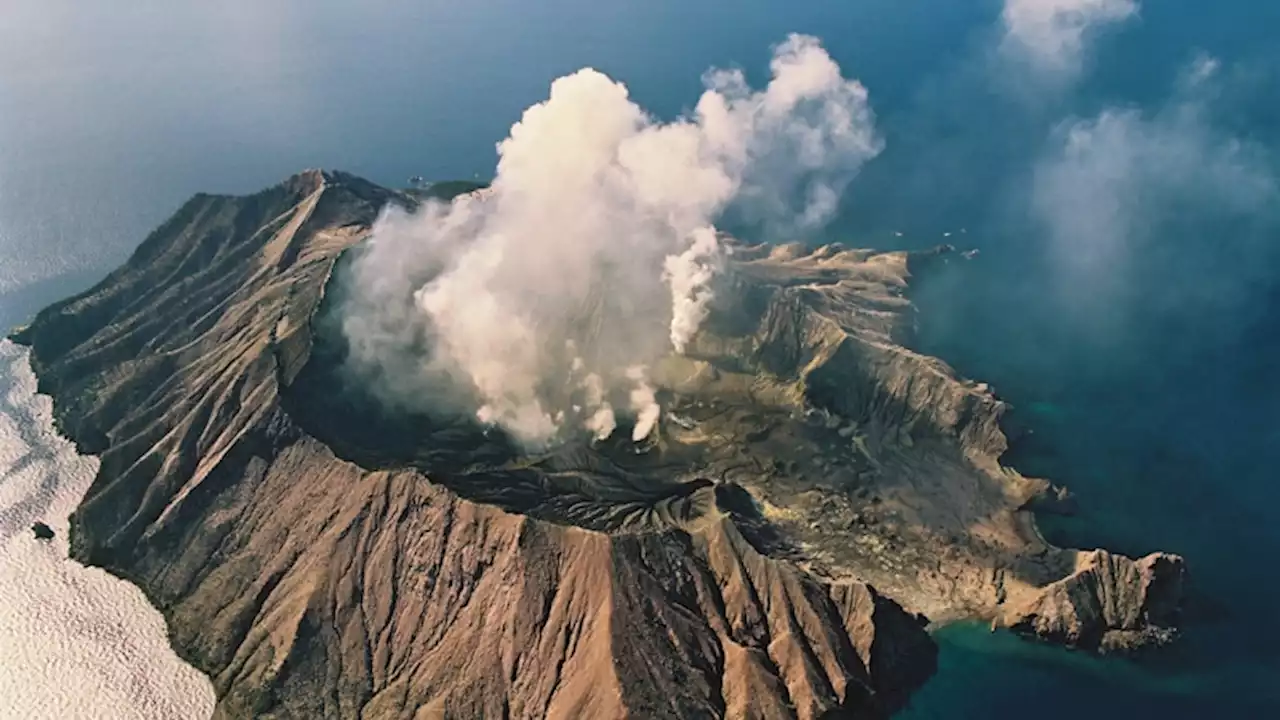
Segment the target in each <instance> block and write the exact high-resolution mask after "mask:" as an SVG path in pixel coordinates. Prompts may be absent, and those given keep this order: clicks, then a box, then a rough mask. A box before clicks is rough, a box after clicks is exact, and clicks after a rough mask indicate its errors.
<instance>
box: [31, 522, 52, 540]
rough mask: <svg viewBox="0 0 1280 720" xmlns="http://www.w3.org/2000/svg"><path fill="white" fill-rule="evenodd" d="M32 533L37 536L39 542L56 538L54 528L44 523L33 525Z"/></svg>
mask: <svg viewBox="0 0 1280 720" xmlns="http://www.w3.org/2000/svg"><path fill="white" fill-rule="evenodd" d="M31 532H32V534H34V535H35V536H36V539H37V540H52V539H53V537H54V535H53V528H51V527H49V526H48V525H45V524H44V523H42V522H38V523H35V524H34V525H32V526H31Z"/></svg>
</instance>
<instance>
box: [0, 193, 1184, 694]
mask: <svg viewBox="0 0 1280 720" xmlns="http://www.w3.org/2000/svg"><path fill="white" fill-rule="evenodd" d="M466 189H467V188H459V190H466ZM419 200H420V198H419V197H416V196H409V195H405V194H402V193H397V192H394V191H389V190H386V189H383V188H379V187H377V186H374V185H372V184H370V183H367V182H365V181H363V180H360V179H358V178H355V177H352V176H349V175H344V174H340V173H321V172H318V171H310V172H306V173H303V174H300V175H298V176H295V177H294V178H291V179H290V180H288V181H287V182H285V183H283V184H282V185H280V186H277V187H275V188H272V189H269V190H267V191H264V192H262V193H259V194H257V195H254V196H251V197H244V198H230V197H214V196H204V195H202V196H197V197H196V198H194V199H192V200H191V201H190V202H188V203H187V204H186V205H185V206H184V207H183V208H182V209H181V210H179V212H178V213H177V214H176V215H175V216H174V217H173V218H172V219H171V220H170V221H168V222H167V223H165V224H164V225H163V226H162V227H161V228H159V229H158V230H157V231H156V232H155V233H153V235H152V236H151V237H149V238H148V239H147V240H146V241H145V242H144V243H143V244H142V246H141V247H139V249H138V250H137V252H136V253H135V254H134V256H133V257H132V258H131V259H130V260H129V261H128V262H127V263H126V264H125V265H124V266H123V267H122V268H120V269H119V270H117V271H116V272H114V273H112V274H111V275H110V276H109V277H108V278H106V279H105V280H104V281H103V282H102V283H100V284H99V285H98V286H96V287H94V288H92V289H91V290H89V291H88V292H86V293H84V294H83V295H80V296H78V297H76V298H72V299H70V300H67V301H64V302H62V303H58V304H57V305H54V306H52V307H50V308H48V309H46V310H45V311H43V312H41V313H40V314H39V316H38V317H37V318H36V319H35V321H34V322H33V323H32V324H31V325H30V326H29V327H28V328H26V329H24V330H22V331H21V332H19V333H18V334H17V335H16V336H15V339H16V340H18V341H19V342H23V343H25V344H28V345H30V346H31V348H32V363H33V365H34V367H35V370H36V373H37V375H38V376H39V378H40V389H41V391H42V392H45V393H48V394H50V395H51V396H52V397H53V399H54V407H55V415H56V418H57V421H58V423H59V426H60V428H61V429H62V431H63V432H64V433H65V434H66V435H67V436H68V437H70V438H71V439H72V440H74V441H75V442H76V443H77V445H78V446H79V447H80V449H81V450H82V451H83V452H88V453H95V454H99V455H101V458H102V465H101V469H100V471H99V474H98V477H97V478H96V480H95V483H94V485H93V487H92V488H91V490H90V492H89V493H88V495H87V496H86V498H85V500H84V502H83V504H82V505H81V507H80V508H79V509H78V510H77V512H76V514H75V515H74V517H73V518H72V521H73V522H72V533H73V537H72V552H73V554H74V555H75V556H76V557H77V558H78V559H80V560H82V561H85V562H89V563H92V564H96V565H101V566H103V567H105V568H107V569H108V570H110V571H111V572H113V573H116V574H118V575H121V576H123V577H126V578H128V579H130V580H132V581H133V582H135V583H137V584H138V585H139V586H141V587H142V588H143V590H144V591H145V592H146V593H147V595H148V596H149V597H150V598H151V599H152V601H153V602H155V603H156V605H157V606H159V607H160V608H161V610H162V611H163V612H164V613H165V616H166V618H167V619H168V621H169V626H170V632H171V635H172V639H173V643H174V646H175V648H176V649H177V650H178V651H179V653H181V654H182V655H183V656H184V657H186V658H188V659H189V660H190V661H191V662H192V663H194V664H195V665H196V666H197V667H199V668H200V669H202V670H204V671H205V672H207V673H209V674H210V676H211V677H212V678H213V679H214V684H215V687H216V689H217V691H218V695H219V704H218V713H219V715H220V716H224V717H245V716H251V715H253V716H268V717H307V718H311V717H355V716H360V717H369V718H376V717H388V718H392V717H394V718H399V717H479V716H483V717H497V716H512V717H620V716H633V717H646V718H648V717H734V718H738V717H762V718H787V717H800V718H811V717H829V716H844V715H851V716H855V717H863V716H865V717H877V716H882V715H885V714H887V713H889V712H891V711H892V710H893V709H895V708H896V707H898V706H900V705H901V704H902V703H903V702H904V701H905V700H906V698H907V697H908V696H909V694H910V692H911V691H912V690H913V689H914V688H915V687H917V686H918V685H919V684H920V683H922V682H923V681H924V680H925V679H926V678H927V677H928V676H929V675H930V674H931V673H932V671H933V667H934V660H935V652H936V651H935V648H934V646H933V644H932V642H931V640H930V639H929V638H928V636H927V634H925V632H924V630H923V628H922V624H923V621H922V618H920V617H917V616H916V615H915V613H920V612H923V613H928V614H929V615H930V616H931V617H934V618H935V619H947V618H959V617H981V618H989V619H994V620H997V621H1001V622H1006V623H1008V624H1009V625H1011V626H1012V627H1014V628H1015V629H1019V630H1022V631H1025V632H1030V633H1036V634H1040V635H1042V636H1045V637H1047V638H1050V639H1054V640H1058V641H1062V642H1068V643H1075V644H1080V645H1084V646H1087V647H1093V648H1110V647H1119V646H1129V645H1134V644H1138V643H1140V642H1143V641H1147V640H1162V639H1164V638H1166V637H1167V636H1168V634H1169V633H1170V632H1171V631H1172V630H1171V628H1172V624H1173V623H1174V621H1175V620H1176V617H1177V605H1178V599H1179V596H1180V595H1179V593H1180V585H1181V573H1182V565H1181V561H1180V560H1179V559H1177V558H1173V557H1172V556H1153V558H1148V559H1146V560H1143V561H1140V562H1136V563H1135V561H1131V560H1127V559H1124V558H1117V557H1115V556H1111V555H1108V554H1105V553H1099V554H1092V555H1082V554H1078V553H1076V552H1075V551H1067V550H1059V549H1056V548H1052V547H1050V546H1048V545H1046V544H1045V543H1044V542H1043V541H1042V540H1040V539H1039V537H1038V535H1037V534H1036V533H1035V530H1034V526H1033V525H1032V523H1031V519H1030V516H1029V511H1028V510H1027V507H1028V506H1029V505H1030V504H1032V503H1034V502H1037V501H1040V500H1042V499H1043V498H1045V497H1049V496H1051V495H1052V490H1053V488H1051V486H1049V485H1048V484H1047V483H1045V482H1043V481H1037V480H1030V479H1026V478H1022V477H1020V476H1018V475H1017V474H1016V473H1015V472H1013V471H1011V470H1008V469H1005V468H1002V467H1000V465H999V462H998V459H999V456H1000V454H1001V453H1002V452H1003V451H1004V449H1005V445H1006V442H1005V438H1004V435H1003V433H1002V432H1001V430H1000V425H999V421H1000V416H1001V413H1002V411H1003V407H1004V406H1003V404H1002V403H1001V402H1000V401H998V400H996V399H995V398H994V397H993V396H992V395H991V393H990V392H989V391H987V389H986V388H985V387H984V386H982V385H980V384H975V383H970V382H966V381H962V380H959V379H957V378H956V377H955V376H954V374H953V373H952V372H951V370H950V369H949V368H947V366H946V365H945V364H943V363H941V362H940V361H938V360H936V359H933V358H929V357H925V356H922V355H919V354H917V353H914V352H912V351H910V350H908V349H907V348H906V347H905V346H904V344H903V343H904V341H906V340H907V339H909V331H910V326H911V306H910V303H909V301H908V300H907V298H906V289H907V280H908V279H909V277H910V276H911V274H912V272H913V270H919V269H921V268H924V267H925V266H927V264H928V263H931V262H945V261H947V259H948V258H949V257H950V255H948V254H946V253H939V254H934V255H914V256H909V255H906V254H901V253H890V254H876V253H871V252H867V251H847V250H843V249H841V248H824V249H822V250H819V251H817V252H808V251H805V250H803V249H801V248H797V247H784V248H774V249H770V248H739V249H738V252H737V253H736V254H735V256H734V259H733V261H732V263H731V267H730V270H729V273H728V274H727V276H726V283H727V284H726V287H725V288H724V291H723V292H722V293H721V298H722V299H721V305H720V306H719V307H718V308H716V310H715V312H714V313H713V317H712V321H711V324H710V326H709V327H708V328H707V330H706V332H704V333H703V334H702V335H701V336H700V337H699V338H698V340H697V342H696V343H695V347H693V348H692V349H691V351H690V353H689V356H688V357H681V358H675V357H673V358H670V359H669V360H668V361H665V362H664V363H663V365H662V366H661V367H660V368H659V369H658V371H659V372H658V373H657V374H658V376H659V377H657V378H655V379H657V380H659V381H661V382H662V384H663V387H664V393H667V394H668V398H667V403H666V404H667V406H668V408H669V410H668V413H667V418H666V419H664V421H663V424H662V427H661V429H660V433H659V434H658V436H657V437H656V439H655V443H654V447H653V448H652V449H651V451H650V452H649V453H646V454H644V455H643V456H636V455H634V453H620V452H615V451H616V450H617V448H611V447H610V446H609V445H608V444H604V445H602V446H599V447H596V446H591V447H577V448H564V449H561V450H559V451H557V452H553V453H550V454H548V455H546V456H540V457H521V456H518V455H517V454H513V453H511V452H509V449H507V448H503V447H501V446H498V447H481V446H480V445H481V444H483V441H482V439H481V436H476V435H474V434H473V433H471V431H470V430H467V429H466V428H459V427H434V426H433V427H424V428H421V430H422V432H420V433H417V432H415V434H414V437H415V438H416V441H415V442H417V445H415V446H414V447H409V448H407V449H404V448H396V449H394V451H389V450H388V449H387V446H386V442H389V440H387V438H386V437H385V435H386V434H385V433H380V432H379V427H380V426H379V425H378V422H379V421H378V420H377V419H375V418H365V416H364V415H362V413H364V412H366V410H367V408H366V407H365V406H364V405H362V404H361V403H360V402H358V401H356V400H352V399H351V398H350V397H348V395H347V394H346V393H345V392H342V391H340V390H341V389H340V388H339V387H338V384H339V383H340V382H341V380H340V378H339V376H338V375H337V371H336V370H335V369H334V368H335V363H336V361H337V360H339V359H340V355H341V353H340V348H339V349H338V350H336V351H333V354H332V355H331V350H332V348H331V345H332V344H333V343H334V342H335V341H334V339H333V338H331V337H327V336H323V335H322V333H321V331H320V329H319V328H321V326H322V324H323V323H321V318H320V316H321V315H322V314H323V312H324V310H325V308H326V306H327V305H328V304H329V302H327V301H326V289H327V288H329V286H330V282H331V278H333V277H334V276H335V275H334V270H335V267H336V266H337V264H338V263H339V260H340V257H341V256H342V253H343V251H344V250H346V249H348V248H351V247H353V246H354V245H356V244H358V243H359V242H360V241H361V240H363V239H364V238H366V237H367V236H368V234H369V231H370V227H371V224H372V222H373V221H374V219H375V218H376V215H377V213H378V212H379V210H380V209H381V208H382V207H383V206H384V205H386V204H387V203H400V204H404V205H413V204H414V203H416V202H418V201H419ZM329 300H330V301H331V300H332V298H329ZM469 433H471V434H469ZM379 443H382V444H379ZM873 586H874V587H873ZM889 598H892V599H889ZM903 606H905V608H906V609H905V610H904V607H903Z"/></svg>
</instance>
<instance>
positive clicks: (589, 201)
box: [344, 35, 880, 444]
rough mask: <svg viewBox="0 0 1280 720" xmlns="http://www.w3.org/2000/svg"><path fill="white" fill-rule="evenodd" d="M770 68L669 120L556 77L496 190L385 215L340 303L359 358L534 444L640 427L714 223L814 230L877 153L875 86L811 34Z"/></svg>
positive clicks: (715, 84) (428, 403)
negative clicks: (753, 84) (655, 370)
mask: <svg viewBox="0 0 1280 720" xmlns="http://www.w3.org/2000/svg"><path fill="white" fill-rule="evenodd" d="M770 68H771V71H772V79H771V81H770V82H769V84H768V85H767V87H766V88H765V89H764V90H762V91H753V90H752V89H751V88H750V87H749V86H748V85H747V83H746V80H745V78H744V76H743V74H742V73H741V72H739V71H713V72H711V73H708V74H707V75H706V77H705V83H706V91H705V92H704V94H703V95H702V97H701V99H700V100H699V101H698V103H697V105H696V107H695V109H694V111H693V112H692V114H691V115H690V116H688V117H683V118H680V119H677V120H675V121H674V122H661V121H658V120H656V119H655V118H653V117H652V116H650V115H648V114H647V113H645V112H644V111H643V110H642V109H641V108H640V107H639V106H637V105H636V104H635V103H634V102H633V101H632V100H631V99H630V98H629V96H628V92H627V89H626V87H625V86H623V85H622V84H621V83H618V82H615V81H613V80H611V79H609V78H608V77H606V76H604V75H603V74H601V73H599V72H596V71H594V70H589V69H588V70H581V71H579V72H577V73H574V74H572V75H569V76H567V77H563V78H560V79H558V80H556V81H555V82H554V83H552V86H551V92H550V96H549V98H548V99H547V100H546V101H544V102H542V103H539V104H537V105H535V106H533V107H531V108H529V109H528V110H526V111H525V113H524V116H523V117H522V118H521V119H520V121H519V122H518V123H516V124H515V125H514V126H513V127H512V128H511V133H510V136H509V137H508V138H507V139H506V140H504V141H502V142H501V143H500V144H499V145H498V154H499V162H498V167H497V172H496V175H495V178H494V181H493V183H492V186H491V188H490V190H489V191H488V192H487V193H484V194H482V195H480V196H472V197H466V198H461V199H459V200H458V201H456V202H454V203H453V204H452V205H449V206H439V205H437V206H432V207H428V208H426V209H424V210H421V211H419V212H418V213H417V214H416V215H410V214H406V213H405V212H403V211H400V210H396V209H389V210H388V211H387V212H386V213H385V214H384V216H383V217H382V218H381V219H380V220H379V222H378V223H377V225H376V227H375V229H374V235H373V238H372V239H371V241H370V243H369V244H368V246H367V247H366V248H365V249H364V250H363V252H362V254H361V255H360V257H358V258H357V260H356V262H355V263H354V266H353V268H352V272H353V280H354V282H353V283H350V285H351V288H352V289H351V296H350V297H349V298H348V300H347V302H346V303H345V306H346V315H345V318H344V329H345V332H346V334H347V337H348V339H349V340H350V344H351V348H352V362H353V364H354V367H355V368H356V369H357V370H359V371H361V372H363V373H365V374H366V375H367V376H369V377H370V378H372V379H373V380H374V381H375V386H376V387H378V388H379V389H380V391H381V392H382V394H383V395H384V396H386V397H387V398H388V399H389V400H392V401H394V402H397V403H400V404H403V405H408V406H410V407H417V408H419V409H437V410H438V409H440V408H441V407H442V406H448V407H452V408H455V409H457V408H470V409H471V411H474V412H476V414H477V417H478V418H479V419H481V420H482V421H484V422H490V423H497V424H500V425H502V426H503V427H504V428H506V429H507V430H508V431H509V432H510V433H511V434H512V435H513V436H515V437H516V438H518V439H520V440H523V441H525V442H528V443H535V444H536V443H542V442H545V441H547V440H549V439H551V438H553V437H554V436H556V435H557V434H558V433H559V432H561V430H562V428H564V427H565V426H566V425H569V426H572V427H576V428H581V429H585V430H587V431H589V432H591V433H593V434H594V435H595V436H596V437H605V436H607V435H609V434H610V433H611V432H612V431H613V429H614V426H615V424H616V422H617V419H616V418H615V416H614V409H615V408H619V407H626V408H629V409H630V410H631V411H632V412H633V413H635V426H634V432H635V436H636V437H637V438H643V437H645V436H647V435H648V434H649V432H651V431H652V428H653V426H654V424H656V422H657V421H658V418H659V416H660V409H659V407H658V404H657V400H656V394H655V392H654V390H653V388H652V387H651V386H650V385H649V382H648V380H647V376H648V375H647V370H646V368H647V366H648V365H650V364H651V363H653V362H654V361H656V360H657V359H659V358H661V357H662V356H663V355H665V354H667V353H669V352H670V351H671V350H675V351H676V352H684V351H686V350H687V349H688V346H689V343H690V341H691V340H692V338H693V337H694V335H695V334H696V333H697V331H698V328H699V326H700V325H701V323H702V321H703V320H704V319H705V317H706V315H707V307H708V303H709V301H710V300H711V298H712V296H713V292H714V288H713V285H714V277H715V274H716V270H717V268H718V266H719V264H720V262H721V256H722V253H723V249H722V248H721V247H720V243H719V241H718V239H717V232H716V229H715V223H716V221H717V219H718V218H719V217H720V215H721V214H722V213H723V212H724V211H725V209H726V208H727V207H728V206H729V205H730V204H734V206H735V207H741V208H743V210H744V215H750V216H751V217H752V219H754V220H756V221H758V222H759V223H760V225H761V226H762V227H764V228H766V229H767V230H769V231H772V232H778V233H780V232H783V231H791V230H797V229H806V228H812V227H814V226H817V225H820V224H821V223H823V222H825V221H826V220H827V219H828V218H829V217H830V216H831V215H832V213H833V212H834V211H835V209H836V204H837V200H838V198H839V196H840V194H841V192H842V191H843V190H844V188H845V186H846V185H847V184H848V182H849V181H850V180H851V179H852V178H853V177H854V175H855V174H856V173H857V171H858V170H859V168H860V167H861V166H862V164H863V163H864V162H866V161H867V160H868V159H869V158H871V157H873V156H875V155H876V154H877V153H878V152H879V150H880V141H879V139H878V137H877V135H876V133H875V131H874V123H873V118H872V114H871V111H870V109H869V107H868V104H867V93H866V90H865V89H864V88H863V87H862V85H860V84H859V83H858V82H857V81H854V80H847V79H845V78H844V77H843V76H842V75H841V72H840V68H839V66H838V65H837V64H836V63H835V62H834V61H833V60H832V59H831V58H830V57H829V56H828V55H827V53H826V52H825V51H824V50H823V48H822V47H821V45H820V44H819V42H818V41H817V40H816V39H814V38H811V37H806V36H800V35H793V36H791V37H790V38H788V39H787V40H786V42H784V43H782V44H781V45H779V46H778V47H776V48H775V50H774V55H773V60H772V63H771V65H770ZM566 341H569V342H568V343H566Z"/></svg>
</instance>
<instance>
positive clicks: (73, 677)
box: [0, 341, 214, 720]
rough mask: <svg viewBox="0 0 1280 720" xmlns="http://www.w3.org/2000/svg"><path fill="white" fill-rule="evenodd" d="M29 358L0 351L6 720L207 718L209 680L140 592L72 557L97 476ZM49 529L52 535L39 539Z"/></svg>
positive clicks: (1, 705) (1, 652)
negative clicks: (58, 420)
mask: <svg viewBox="0 0 1280 720" xmlns="http://www.w3.org/2000/svg"><path fill="white" fill-rule="evenodd" d="M35 388H36V380H35V376H34V375H33V374H32V372H31V369H30V368H29V367H28V364H27V353H26V351H25V350H24V349H22V348H20V347H18V346H16V345H14V344H12V343H10V342H8V341H0V718H4V719H8V718H14V719H15V720H16V719H18V718H22V720H37V719H39V718H51V719H52V718H86V719H90V718H103V719H104V720H106V719H110V720H134V719H144V718H145V719H151V718H156V719H157V720H159V719H163V720H178V719H184V718H208V717H209V716H210V715H211V714H212V712H213V704H214V694H213V688H212V686H211V685H210V683H209V680H208V678H206V677H205V676H204V675H202V674H201V673H200V672H198V671H197V670H196V669H195V668H192V667H191V666H190V665H187V664H186V663H184V662H182V661H181V660H180V659H179V658H178V657H177V655H175V654H174V652H173V650H172V649H171V648H170V647H169V642H168V638H167V636H166V631H165V624H164V620H163V618H162V617H161V616H160V613H159V612H157V611H156V610H155V609H154V608H152V607H151V605H150V604H148V602H147V600H146V598H145V597H144V596H143V594H142V592H141V591H140V590H139V589H138V588H136V587H134V586H133V585H131V584H129V583H127V582H124V581H122V580H118V579H116V578H114V577H112V576H110V575H108V574H107V573H106V572H104V571H102V570H99V569H96V568H87V567H84V566H83V565H80V564H79V563H76V562H74V561H72V560H70V559H68V557H67V515H68V514H69V513H70V512H71V511H72V510H73V509H74V508H75V506H76V504H77V503H79V502H80V499H81V498H82V497H83V496H84V493H85V492H86V491H87V490H88V488H89V484H90V483H91V482H92V480H93V476H94V473H95V472H96V471H97V467H98V462H97V460H96V459H94V458H86V457H81V456H80V455H78V454H77V453H76V452H75V448H74V447H73V446H72V445H71V443H69V442H68V441H66V440H64V439H62V438H60V437H58V435H57V434H56V432H55V431H54V429H53V423H52V407H51V403H50V401H49V398H47V397H44V396H40V395H36V392H35ZM37 521H40V522H44V523H46V524H48V525H49V526H51V527H52V528H53V529H54V531H55V532H56V533H57V536H56V537H55V538H54V539H53V540H52V541H50V542H42V541H38V540H36V539H35V537H34V536H33V534H32V532H31V524H32V523H34V522H37Z"/></svg>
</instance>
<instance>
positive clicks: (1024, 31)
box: [1001, 0, 1138, 78]
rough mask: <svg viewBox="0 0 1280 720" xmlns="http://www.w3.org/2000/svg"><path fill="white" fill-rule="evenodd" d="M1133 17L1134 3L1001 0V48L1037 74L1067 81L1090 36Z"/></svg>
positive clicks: (1079, 64) (1127, 0) (1131, 0)
mask: <svg viewBox="0 0 1280 720" xmlns="http://www.w3.org/2000/svg"><path fill="white" fill-rule="evenodd" d="M1137 14H1138V2H1137V0H1005V3H1004V12H1003V13H1002V15H1001V18H1002V20H1003V23H1004V30H1005V37H1004V42H1003V44H1002V49H1003V50H1004V51H1005V52H1006V53H1008V54H1010V55H1012V56H1013V57H1015V58H1017V59H1018V60H1021V61H1024V62H1026V63H1028V64H1030V66H1031V69H1032V70H1033V71H1035V72H1036V73H1040V74H1047V75H1050V76H1053V77H1058V78H1072V77H1074V76H1076V75H1078V74H1079V72H1080V70H1081V67H1082V64H1083V62H1084V53H1085V50H1086V44H1087V43H1088V40H1089V36H1090V34H1091V33H1093V32H1094V31H1096V30H1097V29H1098V28H1101V27H1104V26H1107V25H1113V24H1116V23H1120V22H1123V21H1125V20H1129V19H1130V18H1133V17H1134V16H1136V15H1137Z"/></svg>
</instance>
